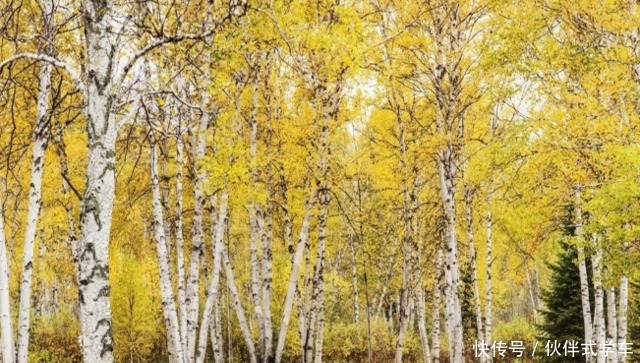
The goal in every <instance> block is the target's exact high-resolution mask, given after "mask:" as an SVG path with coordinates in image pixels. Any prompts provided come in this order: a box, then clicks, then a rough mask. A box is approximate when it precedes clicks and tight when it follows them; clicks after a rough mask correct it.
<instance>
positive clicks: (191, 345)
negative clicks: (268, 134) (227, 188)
mask: <svg viewBox="0 0 640 363" xmlns="http://www.w3.org/2000/svg"><path fill="white" fill-rule="evenodd" d="M205 94H206V92H205ZM205 103H206V102H205ZM208 125H209V114H208V113H203V115H202V117H201V119H200V125H199V126H198V135H197V141H196V142H197V144H196V150H195V159H196V161H195V162H196V163H197V162H198V161H199V160H202V158H203V157H204V154H205V144H206V130H207V128H208ZM205 178H206V173H205V172H204V171H197V174H196V181H195V186H194V205H193V233H192V240H191V256H190V258H189V277H188V279H187V292H186V305H187V334H186V340H187V352H186V353H185V356H186V359H187V361H188V362H194V361H195V354H196V340H197V333H198V311H199V307H200V305H199V304H200V284H199V282H200V257H201V256H202V254H203V252H204V251H203V249H204V238H203V237H204V231H203V209H204V194H203V192H202V187H203V183H204V181H205Z"/></svg>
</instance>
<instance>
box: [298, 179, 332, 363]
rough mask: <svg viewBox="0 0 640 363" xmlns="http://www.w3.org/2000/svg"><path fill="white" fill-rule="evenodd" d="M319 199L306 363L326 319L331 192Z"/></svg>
mask: <svg viewBox="0 0 640 363" xmlns="http://www.w3.org/2000/svg"><path fill="white" fill-rule="evenodd" d="M318 197H319V198H318V199H319V201H320V213H319V215H318V246H317V252H316V263H315V267H314V271H313V279H312V281H311V286H312V295H311V299H309V300H308V303H309V304H310V305H311V308H310V313H309V321H308V324H307V325H306V334H305V337H304V339H305V340H304V349H303V354H304V357H305V359H304V362H305V363H312V362H313V358H314V354H313V352H314V343H315V339H316V336H317V335H318V334H322V331H320V330H319V328H321V327H322V326H323V324H324V322H323V321H322V320H323V319H324V314H323V313H322V312H321V311H322V309H323V307H322V304H323V303H324V299H323V296H324V252H325V245H326V243H325V242H326V234H325V229H326V226H327V217H328V212H329V211H328V205H329V200H330V199H329V198H330V195H329V191H328V189H327V187H325V188H324V189H323V190H322V191H320V192H319V193H318ZM316 359H320V360H322V351H320V356H319V357H318V356H316Z"/></svg>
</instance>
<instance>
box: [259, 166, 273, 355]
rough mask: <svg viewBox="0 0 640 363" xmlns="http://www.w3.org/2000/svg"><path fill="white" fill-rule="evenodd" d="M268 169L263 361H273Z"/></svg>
mask: <svg viewBox="0 0 640 363" xmlns="http://www.w3.org/2000/svg"><path fill="white" fill-rule="evenodd" d="M269 179H270V170H269V167H267V205H266V206H265V216H264V218H263V222H264V226H263V227H262V228H261V229H262V230H263V233H262V311H263V312H264V362H265V363H273V322H272V317H271V290H272V287H271V282H272V280H273V252H272V249H271V245H272V242H273V215H272V213H273V211H272V207H271V201H270V197H271V188H270V185H269V183H270V180H269Z"/></svg>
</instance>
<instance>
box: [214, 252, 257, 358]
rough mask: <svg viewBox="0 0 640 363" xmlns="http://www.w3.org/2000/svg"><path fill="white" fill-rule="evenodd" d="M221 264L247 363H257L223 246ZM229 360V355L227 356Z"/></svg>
mask: <svg viewBox="0 0 640 363" xmlns="http://www.w3.org/2000/svg"><path fill="white" fill-rule="evenodd" d="M222 264H223V266H224V274H225V276H226V279H227V286H228V287H229V294H230V295H231V298H232V300H233V309H234V310H235V312H236V316H237V318H238V324H239V325H240V331H241V332H242V336H243V338H244V341H245V344H246V345H247V350H248V351H249V352H248V353H249V362H250V363H257V362H258V359H257V357H256V347H255V344H254V343H253V337H252V336H251V330H250V329H249V324H248V323H247V317H246V314H245V312H244V308H243V307H242V302H241V301H240V295H239V294H238V287H237V285H236V282H235V278H234V276H233V269H232V268H231V262H230V261H229V254H228V252H227V249H226V247H225V246H223V250H222ZM229 359H231V355H229Z"/></svg>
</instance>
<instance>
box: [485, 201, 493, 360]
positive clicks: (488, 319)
mask: <svg viewBox="0 0 640 363" xmlns="http://www.w3.org/2000/svg"><path fill="white" fill-rule="evenodd" d="M487 204H488V205H489V210H488V211H487V247H486V250H487V272H486V282H485V293H486V297H485V304H486V305H485V314H484V340H485V343H486V344H487V346H489V347H490V346H491V344H492V336H491V333H492V328H493V323H492V316H493V289H492V285H491V266H492V265H493V255H492V251H491V248H492V242H493V241H492V238H493V237H492V233H493V214H492V213H491V200H490V197H489V195H488V196H487ZM492 358H493V356H492V355H491V354H489V357H487V362H491V361H492Z"/></svg>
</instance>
